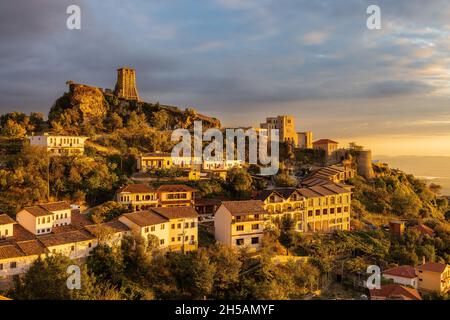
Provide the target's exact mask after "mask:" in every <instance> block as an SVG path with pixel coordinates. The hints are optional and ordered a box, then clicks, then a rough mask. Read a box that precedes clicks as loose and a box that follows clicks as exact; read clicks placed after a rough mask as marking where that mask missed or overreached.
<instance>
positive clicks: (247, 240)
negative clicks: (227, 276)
mask: <svg viewBox="0 0 450 320" xmlns="http://www.w3.org/2000/svg"><path fill="white" fill-rule="evenodd" d="M266 213H267V212H266V211H265V210H264V206H263V203H262V201H260V200H247V201H223V202H222V204H221V205H220V207H219V209H217V211H216V214H215V216H214V227H215V237H216V240H217V241H219V242H220V243H222V244H224V245H226V246H229V247H232V248H239V247H245V248H248V249H249V250H251V251H257V250H259V249H260V248H261V242H262V237H263V231H264V225H265V218H264V217H265V215H266Z"/></svg>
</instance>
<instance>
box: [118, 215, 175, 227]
mask: <svg viewBox="0 0 450 320" xmlns="http://www.w3.org/2000/svg"><path fill="white" fill-rule="evenodd" d="M123 217H126V218H127V219H128V220H130V221H132V222H133V223H135V224H137V225H138V226H140V227H148V226H153V225H155V224H161V223H164V222H167V221H168V220H167V219H166V218H164V217H161V216H160V215H159V214H156V213H154V212H151V211H138V212H132V213H125V214H124V215H123Z"/></svg>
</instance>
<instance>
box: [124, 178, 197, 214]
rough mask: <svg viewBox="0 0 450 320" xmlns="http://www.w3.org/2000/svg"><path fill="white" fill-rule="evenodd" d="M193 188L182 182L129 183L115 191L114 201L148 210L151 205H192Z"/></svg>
mask: <svg viewBox="0 0 450 320" xmlns="http://www.w3.org/2000/svg"><path fill="white" fill-rule="evenodd" d="M196 191H197V190H195V189H194V188H191V187H189V186H186V185H182V184H170V185H162V186H160V187H159V188H156V189H155V188H151V187H150V186H149V185H147V184H130V185H127V186H124V187H122V188H120V189H119V190H118V191H117V192H116V201H117V202H119V203H120V204H123V205H125V206H127V207H128V208H129V209H130V210H133V211H140V210H148V209H150V208H152V207H187V206H193V205H194V199H195V192H196Z"/></svg>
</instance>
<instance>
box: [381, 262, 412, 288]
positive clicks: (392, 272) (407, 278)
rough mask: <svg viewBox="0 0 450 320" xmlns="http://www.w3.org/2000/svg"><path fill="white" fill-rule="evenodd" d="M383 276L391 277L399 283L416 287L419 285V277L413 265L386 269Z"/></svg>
mask: <svg viewBox="0 0 450 320" xmlns="http://www.w3.org/2000/svg"><path fill="white" fill-rule="evenodd" d="M383 278H386V279H390V280H392V281H394V283H397V284H402V285H408V286H412V287H413V288H415V289H417V287H418V278H417V275H416V271H415V270H414V267H412V266H408V265H405V266H399V267H395V268H391V269H388V270H385V271H384V272H383Z"/></svg>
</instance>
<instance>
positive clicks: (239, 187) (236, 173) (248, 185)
mask: <svg viewBox="0 0 450 320" xmlns="http://www.w3.org/2000/svg"><path fill="white" fill-rule="evenodd" d="M227 187H228V189H229V190H230V191H231V193H232V194H233V196H235V197H237V198H246V197H248V196H249V194H250V192H251V190H252V177H251V176H250V174H249V173H248V172H247V171H245V170H244V169H242V168H232V169H230V170H228V174H227Z"/></svg>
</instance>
